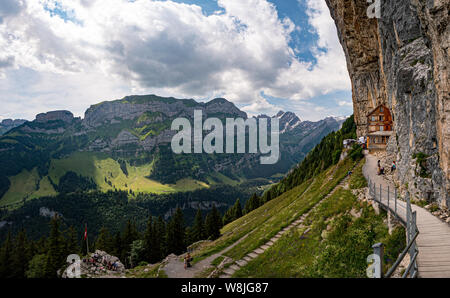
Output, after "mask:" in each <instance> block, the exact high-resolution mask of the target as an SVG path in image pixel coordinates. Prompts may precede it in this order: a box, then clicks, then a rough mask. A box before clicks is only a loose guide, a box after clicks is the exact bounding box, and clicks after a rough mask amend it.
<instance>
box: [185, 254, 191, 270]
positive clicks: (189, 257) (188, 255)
mask: <svg viewBox="0 0 450 298" xmlns="http://www.w3.org/2000/svg"><path fill="white" fill-rule="evenodd" d="M186 258H187V266H188V267H191V261H192V257H191V254H190V253H189V252H188V253H187V256H186Z"/></svg>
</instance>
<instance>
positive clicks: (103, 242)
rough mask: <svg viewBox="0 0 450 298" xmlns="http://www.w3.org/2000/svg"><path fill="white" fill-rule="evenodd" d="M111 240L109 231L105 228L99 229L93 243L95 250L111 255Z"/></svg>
mask: <svg viewBox="0 0 450 298" xmlns="http://www.w3.org/2000/svg"><path fill="white" fill-rule="evenodd" d="M112 242H113V239H112V236H111V234H110V233H109V230H108V229H107V228H106V227H104V226H103V227H101V229H100V231H99V234H98V237H97V240H96V241H95V247H96V249H100V250H103V251H106V252H107V253H112V246H113V243H112Z"/></svg>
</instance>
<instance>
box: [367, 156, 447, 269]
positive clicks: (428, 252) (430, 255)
mask: <svg viewBox="0 0 450 298" xmlns="http://www.w3.org/2000/svg"><path fill="white" fill-rule="evenodd" d="M363 174H364V176H365V177H366V178H369V179H370V180H371V181H372V182H375V184H376V185H377V186H379V185H380V184H381V185H382V189H383V191H382V201H383V202H384V203H385V204H386V205H387V198H386V194H385V192H386V189H387V187H388V186H389V188H390V189H391V190H394V185H393V183H392V182H390V181H387V180H386V179H384V177H383V176H379V175H377V158H376V157H375V156H373V155H370V154H367V155H366V164H365V165H364V168H363ZM389 206H390V207H391V208H394V200H393V199H392V196H391V200H390V201H389ZM397 208H398V209H397V210H398V214H399V216H400V217H402V218H403V220H406V203H405V202H403V201H400V200H398V201H397ZM412 209H413V211H416V212H417V227H418V229H419V232H420V234H419V236H418V237H417V246H418V249H419V255H418V257H417V265H418V267H419V276H420V277H447V278H449V277H450V226H449V225H448V224H446V223H444V222H442V221H441V220H439V219H438V218H437V217H435V216H434V215H432V214H431V213H430V212H428V211H427V210H425V209H423V208H421V207H419V206H416V205H412Z"/></svg>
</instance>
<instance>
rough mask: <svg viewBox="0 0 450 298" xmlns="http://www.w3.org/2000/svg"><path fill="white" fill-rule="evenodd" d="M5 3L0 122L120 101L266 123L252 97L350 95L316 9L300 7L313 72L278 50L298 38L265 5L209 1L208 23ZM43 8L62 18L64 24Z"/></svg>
mask: <svg viewBox="0 0 450 298" xmlns="http://www.w3.org/2000/svg"><path fill="white" fill-rule="evenodd" d="M11 1H13V0H8V1H6V0H5V2H3V0H2V3H0V18H1V22H0V48H2V53H0V73H3V74H4V75H3V79H1V77H0V90H1V95H0V101H1V103H2V105H3V107H4V108H5V109H6V112H5V114H13V113H14V111H16V113H19V114H20V113H22V114H26V115H27V117H28V118H30V116H28V115H29V114H36V113H37V112H42V111H46V110H49V109H54V108H67V109H71V110H73V111H74V112H75V113H76V114H78V115H80V114H81V113H82V111H83V110H84V109H86V108H87V106H88V105H89V104H93V103H96V102H98V101H100V100H106V99H113V98H119V97H121V96H123V95H125V94H128V93H133V94H136V93H156V94H160V95H171V96H176V97H193V98H196V99H203V98H209V97H212V96H215V95H220V96H223V97H225V98H227V99H229V100H232V101H234V102H236V103H237V104H239V105H240V106H244V108H243V109H244V110H245V111H247V112H249V113H250V114H258V113H261V112H264V113H269V114H270V113H271V112H272V113H274V112H276V110H277V109H278V107H276V106H274V105H272V104H270V103H268V102H267V101H266V100H265V99H263V98H262V97H261V96H260V94H261V92H264V93H265V94H267V95H270V96H274V97H279V98H286V99H292V100H305V99H310V98H313V97H315V96H318V95H321V94H327V93H331V92H334V91H339V90H350V83H349V79H348V73H347V69H346V64H345V57H344V55H343V52H342V48H341V46H340V44H339V41H338V39H337V34H336V29H335V26H334V23H333V21H332V19H331V17H330V15H329V12H328V8H327V7H326V4H325V1H324V0H320V1H318V0H306V1H307V4H308V7H309V10H308V15H309V16H310V20H309V21H310V23H311V25H312V26H313V27H314V28H315V30H316V31H317V34H318V36H319V40H318V41H317V44H318V46H319V47H320V48H326V49H327V51H326V52H323V51H319V50H314V53H315V56H316V58H317V64H316V65H311V64H308V63H302V62H300V61H298V60H297V59H295V56H294V52H293V50H292V49H291V48H290V47H289V45H288V43H289V41H290V34H291V33H292V32H293V31H294V30H299V29H298V28H296V26H295V25H294V24H293V23H292V22H291V21H290V20H289V19H283V20H280V18H279V17H278V14H277V11H276V9H275V7H274V6H273V5H272V4H270V3H269V2H267V1H265V0H248V1H242V0H218V5H219V6H221V7H222V8H223V9H224V12H223V13H216V14H212V15H209V16H206V15H204V14H203V13H202V9H201V7H199V6H196V5H187V4H180V3H175V2H171V1H149V0H136V1H134V2H129V1H126V0H114V1H111V0H96V1H87V0H22V1H20V3H21V4H22V5H19V6H17V5H16V6H14V5H12V4H11V3H12V2H11ZM6 4H8V5H9V6H8V5H6ZM45 7H47V8H50V9H52V8H53V9H54V8H58V9H60V10H62V11H65V13H66V15H67V16H68V20H63V19H62V18H60V17H59V16H52V14H51V13H50V12H49V11H48V10H45V9H44V8H45ZM2 65H4V66H3V67H2ZM12 68H14V69H12ZM30 73H32V74H33V75H32V76H31V75H30ZM19 75H23V76H27V75H28V76H29V77H30V81H29V82H30V85H28V86H23V87H24V88H25V91H26V92H25V93H23V92H17V86H18V85H20V84H22V83H21V82H20V80H21V78H20V77H19ZM31 77H32V78H33V79H31ZM17 111H20V112H17Z"/></svg>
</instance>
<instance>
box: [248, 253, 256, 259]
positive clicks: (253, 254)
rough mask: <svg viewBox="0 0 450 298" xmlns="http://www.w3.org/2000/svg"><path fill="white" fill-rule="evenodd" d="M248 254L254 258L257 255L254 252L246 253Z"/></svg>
mask: <svg viewBox="0 0 450 298" xmlns="http://www.w3.org/2000/svg"><path fill="white" fill-rule="evenodd" d="M248 256H249V257H250V258H252V259H254V258H256V257H257V256H258V254H255V253H254V252H251V253H249V254H248Z"/></svg>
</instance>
